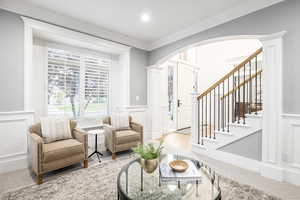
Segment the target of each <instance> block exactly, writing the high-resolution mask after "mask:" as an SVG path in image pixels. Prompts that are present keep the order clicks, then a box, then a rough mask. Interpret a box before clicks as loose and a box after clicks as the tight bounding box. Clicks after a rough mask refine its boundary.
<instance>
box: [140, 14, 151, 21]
mask: <svg viewBox="0 0 300 200" xmlns="http://www.w3.org/2000/svg"><path fill="white" fill-rule="evenodd" d="M141 21H142V22H149V21H150V15H149V14H148V13H143V14H142V15H141Z"/></svg>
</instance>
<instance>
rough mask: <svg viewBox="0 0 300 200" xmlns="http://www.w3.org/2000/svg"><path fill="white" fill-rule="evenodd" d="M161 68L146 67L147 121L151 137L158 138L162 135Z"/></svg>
mask: <svg viewBox="0 0 300 200" xmlns="http://www.w3.org/2000/svg"><path fill="white" fill-rule="evenodd" d="M160 72H161V69H160V68H159V67H157V66H155V65H153V66H149V67H147V79H148V83H147V93H148V114H147V121H148V124H149V126H148V127H149V130H150V133H151V138H158V137H160V136H161V135H162V114H161V109H160V106H161V100H160V95H161V88H160V78H161V76H160Z"/></svg>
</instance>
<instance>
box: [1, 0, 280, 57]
mask: <svg viewBox="0 0 300 200" xmlns="http://www.w3.org/2000/svg"><path fill="white" fill-rule="evenodd" d="M282 1H285V0H260V1H251V0H249V1H247V2H246V3H243V4H240V5H238V6H235V7H233V8H231V9H229V10H226V11H224V12H223V13H220V14H219V15H216V16H213V17H211V18H208V19H206V20H202V21H201V22H199V23H197V24H193V25H192V26H190V27H187V28H185V29H183V30H180V31H177V32H175V33H172V34H170V35H167V36H165V37H162V38H160V39H158V40H156V41H154V42H147V41H143V40H139V39H136V38H133V37H130V36H127V35H124V34H122V33H118V32H115V31H111V30H108V29H105V28H103V27H100V26H97V25H94V24H91V23H88V22H84V21H80V20H78V19H75V18H72V17H69V16H65V15H61V14H57V13H55V14H54V13H53V12H52V11H50V10H47V9H44V8H40V7H36V6H33V5H30V4H27V3H24V2H22V1H18V0H2V1H1V2H0V8H2V9H5V10H8V11H11V12H15V13H17V14H20V15H24V16H27V17H31V18H34V19H39V20H41V21H44V22H48V23H50V24H53V25H58V26H62V27H67V28H69V29H72V30H74V31H79V32H81V33H85V34H88V35H92V36H96V37H97V36H98V37H100V38H102V39H106V40H110V41H112V42H113V41H115V42H118V43H122V44H124V45H128V46H132V47H136V48H140V49H143V50H147V51H152V50H154V49H157V48H160V47H162V46H165V45H167V44H170V43H173V42H176V41H178V40H181V39H184V38H186V37H189V36H191V35H194V34H196V33H199V32H201V31H204V30H207V29H209V28H212V27H215V26H218V25H220V24H223V23H226V22H229V21H231V20H234V19H236V18H239V17H242V16H245V15H247V14H250V13H252V12H255V11H257V10H260V9H263V8H266V7H269V6H271V5H273V4H277V3H280V2H282Z"/></svg>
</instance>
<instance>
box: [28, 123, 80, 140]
mask: <svg viewBox="0 0 300 200" xmlns="http://www.w3.org/2000/svg"><path fill="white" fill-rule="evenodd" d="M76 126H77V122H76V121H74V120H70V129H71V131H73V130H74V129H75V128H76ZM29 132H30V133H35V134H38V135H39V136H42V126H41V123H37V124H34V125H32V126H30V128H29Z"/></svg>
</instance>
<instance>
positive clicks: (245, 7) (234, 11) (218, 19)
mask: <svg viewBox="0 0 300 200" xmlns="http://www.w3.org/2000/svg"><path fill="white" fill-rule="evenodd" d="M283 1H285V0H261V1H248V2H247V3H244V4H240V5H238V6H235V7H233V8H231V9H229V10H226V11H225V12H223V13H220V14H219V15H216V16H213V17H211V18H208V19H206V20H203V21H201V22H199V23H197V24H194V25H192V26H190V27H188V28H185V29H183V30H180V31H178V32H175V33H172V34H170V35H168V36H166V37H163V38H161V39H159V40H157V41H155V42H152V43H151V44H150V46H149V47H148V50H149V51H151V50H154V49H157V48H159V47H162V46H165V45H167V44H170V43H173V42H176V41H178V40H181V39H183V38H186V37H189V36H191V35H194V34H196V33H199V32H201V31H205V30H207V29H209V28H213V27H215V26H218V25H220V24H224V23H226V22H229V21H232V20H234V19H236V18H239V17H242V16H245V15H247V14H250V13H252V12H255V11H257V10H261V9H263V8H266V7H269V6H271V5H274V4H277V3H280V2H283Z"/></svg>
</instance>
